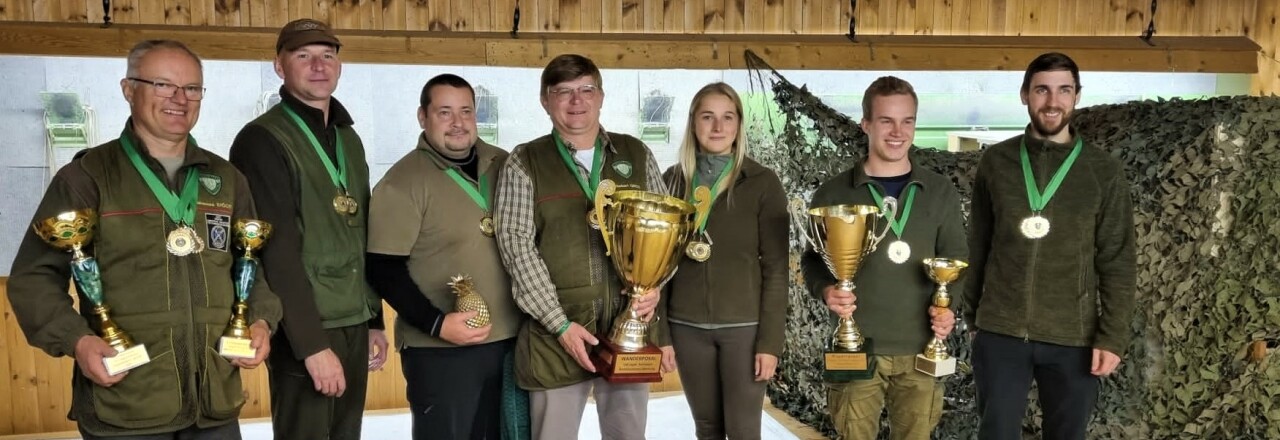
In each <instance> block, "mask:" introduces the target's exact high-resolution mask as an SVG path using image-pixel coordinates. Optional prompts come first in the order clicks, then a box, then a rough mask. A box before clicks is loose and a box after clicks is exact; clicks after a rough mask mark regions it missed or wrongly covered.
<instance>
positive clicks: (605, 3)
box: [0, 0, 1275, 36]
mask: <svg viewBox="0 0 1280 440" xmlns="http://www.w3.org/2000/svg"><path fill="white" fill-rule="evenodd" d="M1274 2H1275V0H1213V1H1204V0H1199V1H1197V0H1165V1H1161V2H1159V4H1158V5H1159V7H1158V8H1157V12H1156V26H1157V29H1158V34H1157V35H1159V36H1174V35H1183V36H1186V35H1195V36H1214V35H1244V34H1245V32H1246V28H1248V27H1249V26H1253V25H1254V24H1255V23H1254V22H1255V19H1254V15H1255V14H1254V13H1255V12H1256V11H1258V8H1259V5H1260V4H1262V3H1272V4H1273V6H1274ZM111 3H112V12H111V18H112V21H114V22H116V23H136V24H171V25H194V26H231V27H241V26H243V27H278V26H280V25H283V24H284V23H286V22H288V21H289V20H292V19H296V18H302V17H311V18H317V19H320V20H325V21H327V22H329V23H331V24H333V25H334V26H335V27H337V28H341V29H362V30H432V31H468V32H487V31H502V32H505V31H510V30H511V25H512V16H513V11H514V9H515V7H516V5H517V4H519V7H520V16H521V20H520V28H521V29H522V30H525V31H530V32H584V33H675V34H704V33H705V34H720V33H729V34H732V33H748V34H808V35H814V34H843V33H846V32H847V31H848V28H849V17H850V16H851V15H854V12H855V11H851V10H850V8H851V6H850V2H849V1H848V0H523V1H518V0H241V1H226V0H114V1H112V2H111ZM857 3H858V10H857V11H856V18H857V23H858V27H857V28H858V32H859V33H863V34H886V35H888V34H892V35H904V34H905V35H1087V36H1108V35H1138V34H1140V33H1141V32H1142V30H1143V29H1145V28H1146V26H1147V22H1148V20H1149V19H1150V16H1151V2H1150V1H1149V0H1107V1H1079V0H914V1H910V2H907V1H894V0H862V1H859V2H857ZM101 5H102V2H101V1H100V0H0V21H38V22H90V23H100V22H101V21H102V16H103V14H102V6H101ZM1273 9H1274V8H1273Z"/></svg>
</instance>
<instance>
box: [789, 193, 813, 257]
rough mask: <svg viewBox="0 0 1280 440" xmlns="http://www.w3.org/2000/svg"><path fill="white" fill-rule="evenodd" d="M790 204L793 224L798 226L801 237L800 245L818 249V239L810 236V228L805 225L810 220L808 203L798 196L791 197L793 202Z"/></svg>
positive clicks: (798, 233) (797, 230)
mask: <svg viewBox="0 0 1280 440" xmlns="http://www.w3.org/2000/svg"><path fill="white" fill-rule="evenodd" d="M788 205H790V206H789V208H790V209H787V212H789V213H790V214H791V224H792V225H793V226H795V228H796V232H797V234H796V235H798V236H799V238H800V246H801V247H804V248H808V247H809V246H813V248H814V250H817V249H818V245H817V240H813V239H812V238H810V237H809V228H807V227H805V225H807V224H808V222H809V212H808V204H807V203H805V201H804V200H801V199H800V198H799V197H796V198H793V199H791V203H789V204H788Z"/></svg>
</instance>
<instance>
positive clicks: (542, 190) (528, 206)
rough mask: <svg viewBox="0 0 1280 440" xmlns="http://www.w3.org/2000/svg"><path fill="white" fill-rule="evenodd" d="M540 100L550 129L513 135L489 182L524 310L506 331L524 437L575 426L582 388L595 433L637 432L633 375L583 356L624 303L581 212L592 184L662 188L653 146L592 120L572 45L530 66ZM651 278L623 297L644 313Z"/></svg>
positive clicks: (586, 63)
mask: <svg viewBox="0 0 1280 440" xmlns="http://www.w3.org/2000/svg"><path fill="white" fill-rule="evenodd" d="M539 94H540V95H541V98H542V99H541V101H542V108H543V109H544V110H546V112H547V115H548V116H550V117H551V125H552V127H553V128H552V131H551V134H549V135H546V136H543V137H540V138H537V139H534V140H532V141H529V142H528V143H525V144H522V145H519V146H517V147H516V148H515V150H513V151H512V152H511V156H510V157H509V158H508V159H507V163H506V165H505V166H504V168H503V170H502V175H501V177H500V179H499V183H498V191H497V196H496V197H497V217H496V221H497V226H498V228H497V233H498V248H499V249H500V250H501V253H502V259H503V261H504V262H505V263H506V266H507V269H508V272H510V273H511V274H512V282H513V286H512V290H513V294H514V295H515V299H516V304H517V305H518V306H519V307H520V309H521V310H523V311H524V312H525V313H526V314H528V315H529V316H530V317H531V318H533V319H529V320H526V321H525V322H524V324H523V325H522V326H521V327H520V331H519V332H518V333H517V340H516V365H515V369H516V378H517V380H518V381H519V384H520V387H521V388H524V389H526V390H529V391H530V393H529V401H530V418H531V422H532V428H533V436H534V438H542V439H566V438H578V426H579V424H580V421H581V419H582V411H583V408H584V407H585V406H586V403H587V394H588V393H589V392H592V391H593V389H594V396H595V402H596V405H597V407H596V410H597V412H598V413H599V417H600V429H601V434H602V435H603V436H604V438H609V439H643V438H644V432H645V421H646V420H645V419H646V415H647V405H648V401H649V386H648V384H645V383H611V382H607V381H605V380H604V379H601V378H600V377H598V376H597V375H596V373H597V372H596V369H595V367H594V366H593V365H592V361H591V360H590V358H589V357H588V356H589V354H590V352H591V351H592V350H593V347H594V346H596V345H597V344H598V343H599V341H598V340H597V339H596V336H595V335H598V334H601V333H604V332H607V331H608V330H609V329H610V328H611V327H612V326H613V320H614V318H615V317H617V316H618V315H619V313H620V312H622V310H623V309H624V307H626V306H627V301H626V299H627V298H626V297H625V296H622V295H620V294H619V292H620V291H621V290H622V284H621V282H620V281H619V279H618V275H617V274H616V273H615V272H614V270H613V266H612V265H611V264H610V263H609V258H608V257H607V256H605V253H604V242H603V239H602V238H601V236H600V233H599V232H598V231H596V230H595V229H593V228H592V226H590V225H589V221H588V216H589V214H588V213H589V211H591V207H592V200H593V199H594V197H595V189H596V185H597V184H598V183H599V182H600V180H602V179H610V180H613V181H614V182H617V183H618V185H620V186H621V185H631V186H636V187H641V188H646V189H647V190H648V191H652V192H659V193H665V192H666V190H665V189H664V187H663V184H662V180H661V179H662V174H661V171H660V170H659V169H658V165H657V162H656V161H655V160H654V158H653V153H652V152H650V151H649V148H648V147H646V146H645V145H644V143H642V142H640V140H638V139H636V138H634V137H631V136H628V135H625V134H618V133H609V132H606V131H605V130H604V129H603V128H601V127H600V109H601V107H602V106H603V104H604V89H603V88H602V83H601V76H600V70H599V69H598V68H596V65H595V63H593V62H592V61H591V60H590V59H587V58H586V57H583V56H581V55H561V56H558V57H556V58H555V59H553V60H551V62H550V63H549V64H547V67H546V68H545V69H544V70H543V71H542V81H541V92H540V93H539ZM658 297H659V294H658V291H657V290H656V289H655V290H651V291H649V292H647V293H646V294H645V295H643V296H641V297H640V298H639V299H638V300H637V301H635V308H636V312H637V313H638V314H640V315H641V316H651V315H653V312H654V310H655V308H656V306H657V304H658V299H659V298H658ZM665 326H666V321H665V320H660V321H658V322H657V323H656V325H654V326H652V327H651V330H650V337H651V338H652V339H653V342H655V343H657V345H658V346H660V347H662V350H663V359H662V364H663V366H664V371H670V370H673V369H674V368H670V367H674V365H675V358H674V355H673V354H672V353H673V351H672V350H671V347H670V345H671V343H670V342H669V340H668V338H667V334H666V328H665Z"/></svg>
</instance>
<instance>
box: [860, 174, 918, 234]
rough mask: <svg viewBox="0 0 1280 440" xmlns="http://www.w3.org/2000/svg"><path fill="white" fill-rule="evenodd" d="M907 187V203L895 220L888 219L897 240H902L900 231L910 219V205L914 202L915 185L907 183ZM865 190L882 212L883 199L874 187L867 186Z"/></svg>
mask: <svg viewBox="0 0 1280 440" xmlns="http://www.w3.org/2000/svg"><path fill="white" fill-rule="evenodd" d="M907 186H909V187H910V188H909V189H907V202H906V203H905V204H904V205H903V207H902V209H901V210H899V211H898V213H899V214H900V215H898V218H897V219H889V228H891V229H893V235H896V236H897V237H898V239H899V240H901V239H902V231H903V230H904V229H906V228H907V220H908V219H910V218H911V205H912V204H914V202H915V201H916V185H912V184H910V183H908V184H907ZM867 189H868V190H871V198H873V199H875V201H876V206H878V207H880V212H884V197H883V196H881V195H880V192H879V191H876V186H875V185H870V184H868V185H867Z"/></svg>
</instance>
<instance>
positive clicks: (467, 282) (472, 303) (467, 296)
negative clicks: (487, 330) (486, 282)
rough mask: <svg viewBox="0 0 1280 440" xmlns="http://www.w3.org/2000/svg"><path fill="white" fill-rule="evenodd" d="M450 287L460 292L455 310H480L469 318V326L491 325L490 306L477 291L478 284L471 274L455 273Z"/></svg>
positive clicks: (454, 291) (457, 292) (454, 306)
mask: <svg viewBox="0 0 1280 440" xmlns="http://www.w3.org/2000/svg"><path fill="white" fill-rule="evenodd" d="M449 287H452V288H453V293H456V294H458V301H457V302H455V303H454V305H453V311H455V312H470V311H476V312H480V314H478V315H476V316H475V317H472V318H471V319H468V320H467V327H471V328H480V327H484V326H486V325H489V306H488V305H486V304H485V303H484V298H481V297H480V294H478V293H476V285H475V283H474V282H472V281H471V276H470V275H454V277H453V280H452V281H450V282H449Z"/></svg>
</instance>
